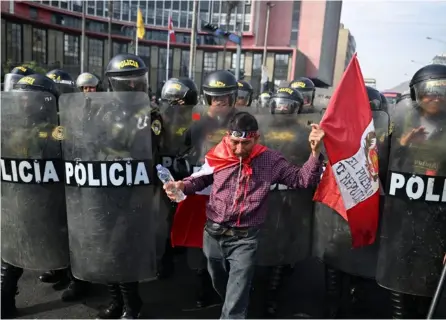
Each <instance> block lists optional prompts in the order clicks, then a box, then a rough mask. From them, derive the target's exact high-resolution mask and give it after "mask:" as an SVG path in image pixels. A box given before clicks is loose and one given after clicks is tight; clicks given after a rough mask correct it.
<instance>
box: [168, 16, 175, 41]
mask: <svg viewBox="0 0 446 320" xmlns="http://www.w3.org/2000/svg"><path fill="white" fill-rule="evenodd" d="M167 30H168V33H169V42H170V43H175V42H176V41H177V39H176V37H175V30H173V23H172V16H169V25H168V27H167Z"/></svg>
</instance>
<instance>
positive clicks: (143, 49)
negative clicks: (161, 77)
mask: <svg viewBox="0 0 446 320" xmlns="http://www.w3.org/2000/svg"><path fill="white" fill-rule="evenodd" d="M138 56H139V57H140V58H141V59H142V61H144V63H145V64H146V67H147V68H149V69H150V47H149V46H143V45H138Z"/></svg>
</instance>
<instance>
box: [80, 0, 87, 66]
mask: <svg viewBox="0 0 446 320" xmlns="http://www.w3.org/2000/svg"><path fill="white" fill-rule="evenodd" d="M86 12H87V1H84V2H83V3H82V35H81V73H84V68H85V16H86Z"/></svg>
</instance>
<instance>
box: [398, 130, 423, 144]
mask: <svg viewBox="0 0 446 320" xmlns="http://www.w3.org/2000/svg"><path fill="white" fill-rule="evenodd" d="M427 134H428V132H427V131H426V128H425V127H423V126H420V127H418V128H414V129H412V130H411V131H409V132H407V133H406V134H404V135H403V136H402V137H401V139H400V145H401V146H403V147H405V146H407V145H408V144H410V143H412V142H421V141H425V140H426V135H427Z"/></svg>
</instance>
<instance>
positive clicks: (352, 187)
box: [313, 54, 380, 248]
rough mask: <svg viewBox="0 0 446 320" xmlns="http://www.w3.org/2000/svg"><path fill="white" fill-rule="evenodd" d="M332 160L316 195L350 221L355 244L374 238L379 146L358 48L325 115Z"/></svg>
mask: <svg viewBox="0 0 446 320" xmlns="http://www.w3.org/2000/svg"><path fill="white" fill-rule="evenodd" d="M320 126H321V128H322V129H323V130H324V131H325V134H326V135H325V138H324V145H325V149H326V152H327V157H328V164H327V168H326V170H325V172H324V174H323V176H322V179H321V182H320V184H319V186H318V188H317V190H316V193H315V195H314V199H313V200H315V201H319V202H322V203H324V204H326V205H327V206H329V207H330V208H332V209H334V210H336V211H337V212H338V213H339V214H340V215H341V216H342V217H343V218H344V219H345V220H347V221H348V224H349V226H350V231H351V234H352V242H353V243H352V245H353V247H354V248H357V247H361V246H365V245H370V244H372V243H373V242H374V241H375V239H376V232H377V229H378V220H379V188H380V181H379V177H378V172H379V168H378V152H377V146H376V142H377V139H376V134H375V128H374V125H373V119H372V111H371V108H370V103H369V99H368V96H367V91H366V88H365V84H364V78H363V77H362V73H361V68H360V67H359V63H358V59H357V56H356V54H355V55H354V56H353V58H352V60H351V62H350V64H349V65H348V67H347V69H346V70H345V73H344V76H343V78H342V80H341V82H340V83H339V85H338V87H337V89H336V91H335V92H334V94H333V96H332V98H331V99H330V104H329V105H328V107H327V111H326V112H325V114H324V116H323V118H322V121H321V123H320Z"/></svg>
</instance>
